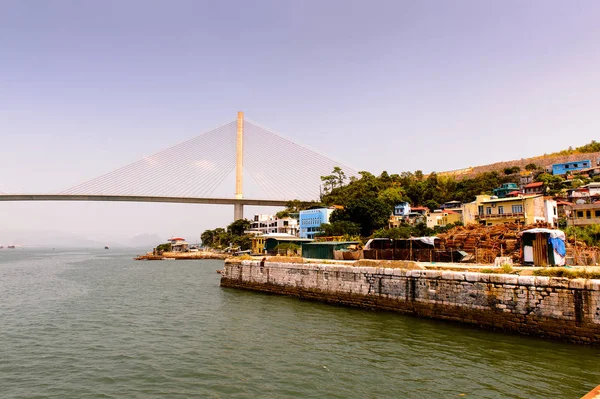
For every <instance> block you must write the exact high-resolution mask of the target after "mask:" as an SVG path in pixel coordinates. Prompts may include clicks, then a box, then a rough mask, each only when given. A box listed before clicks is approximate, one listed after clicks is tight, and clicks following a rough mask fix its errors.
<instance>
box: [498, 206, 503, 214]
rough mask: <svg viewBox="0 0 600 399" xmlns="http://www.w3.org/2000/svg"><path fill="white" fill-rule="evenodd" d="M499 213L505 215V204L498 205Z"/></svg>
mask: <svg viewBox="0 0 600 399" xmlns="http://www.w3.org/2000/svg"><path fill="white" fill-rule="evenodd" d="M498 215H504V207H503V206H499V207H498Z"/></svg>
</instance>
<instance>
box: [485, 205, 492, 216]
mask: <svg viewBox="0 0 600 399" xmlns="http://www.w3.org/2000/svg"><path fill="white" fill-rule="evenodd" d="M485 213H486V214H488V215H491V214H492V208H490V207H489V206H488V207H487V208H485Z"/></svg>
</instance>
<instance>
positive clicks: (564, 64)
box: [0, 0, 600, 240]
mask: <svg viewBox="0 0 600 399" xmlns="http://www.w3.org/2000/svg"><path fill="white" fill-rule="evenodd" d="M599 20H600V3H598V2H596V1H578V2H567V1H548V0H543V1H501V2H500V1H497V2H491V1H480V0H474V1H412V2H408V1H402V0H394V1H373V0H369V1H366V0H365V1H349V0H339V1H338V0H336V1H327V0H318V1H316V0H314V1H313V0H304V1H294V2H292V1H286V0H276V1H275V0H273V1H226V0H218V1H199V0H197V1H151V0H143V1H133V0H118V1H107V0H103V1H80V0H73V1H60V0H55V1H50V0H48V1H31V0H29V1H28V0H15V1H10V0H3V1H0V172H1V173H0V192H9V193H20V192H57V191H60V190H63V189H66V188H69V187H71V186H74V185H75V184H77V183H80V182H82V181H85V180H88V179H91V178H93V177H96V176H98V175H100V174H103V173H105V172H108V171H111V170H113V169H116V168H118V167H121V166H123V165H126V164H128V163H130V162H133V161H136V160H138V159H140V158H142V157H144V156H146V155H150V154H152V153H155V152H157V151H159V150H162V149H164V148H166V147H168V146H170V145H172V144H175V143H178V142H181V141H183V140H185V139H188V138H191V137H194V136H196V135H198V134H200V133H202V132H205V131H207V130H210V129H212V128H214V127H217V126H219V125H222V124H224V123H227V122H229V121H231V120H233V119H234V118H235V117H236V113H237V111H239V110H243V111H245V113H246V116H247V117H248V118H250V119H252V120H254V121H257V122H259V123H261V124H263V125H266V126H268V127H270V128H272V129H273V130H275V131H278V132H280V133H282V134H284V135H286V136H287V137H289V138H291V139H294V140H296V141H299V142H302V143H305V144H307V145H309V146H310V147H312V148H315V149H317V150H319V151H320V152H322V153H324V154H328V155H330V156H331V157H333V158H335V159H339V160H341V161H343V162H345V163H346V164H349V165H351V166H353V167H355V168H357V169H359V170H368V171H371V172H373V173H377V174H378V173H380V172H381V171H382V170H387V171H388V172H390V173H399V172H401V171H405V170H411V171H413V170H416V169H421V170H423V171H426V172H428V171H432V170H437V171H442V170H450V169H456V168H462V167H468V166H475V165H480V164H485V163H490V162H494V161H501V160H508V159H515V158H522V157H528V156H533V155H539V154H543V153H545V152H553V151H556V150H560V149H563V148H566V147H568V146H570V145H573V146H577V145H582V144H585V143H587V142H589V141H590V140H592V139H598V133H597V128H598V123H599V119H600V116H599V113H598V111H597V108H598V104H600V74H599V72H598V71H600V23H598V21H599ZM228 183H229V182H228ZM222 193H223V194H224V195H228V194H229V195H231V194H232V193H233V186H231V187H229V186H227V187H225V188H223V189H222ZM231 208H232V207H225V206H222V207H217V206H193V205H156V204H117V203H95V204H94V203H59V204H52V203H5V202H4V203H0V229H5V230H10V229H16V228H26V229H49V230H61V231H72V232H77V233H81V234H84V235H87V236H89V237H91V238H94V237H98V238H102V239H105V238H115V237H119V238H120V237H128V236H132V235H135V234H138V233H158V234H160V235H161V236H165V237H166V236H169V235H171V234H177V235H186V236H187V237H188V239H189V240H193V239H194V238H195V237H197V236H199V234H200V233H201V232H202V231H203V230H204V229H206V228H214V227H217V226H219V225H225V224H227V223H229V222H230V221H231V220H230V219H231V218H232V214H233V210H232V209H231ZM256 210H259V211H260V208H257V209H248V210H247V212H246V216H248V217H249V216H251V215H252V213H253V212H254V211H256Z"/></svg>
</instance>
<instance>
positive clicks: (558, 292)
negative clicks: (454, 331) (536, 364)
mask: <svg viewBox="0 0 600 399" xmlns="http://www.w3.org/2000/svg"><path fill="white" fill-rule="evenodd" d="M221 286H222V287H232V288H243V289H250V290H256V291H263V292H270V293H275V294H283V295H292V296H296V297H300V298H305V299H311V300H318V301H323V302H327V303H332V304H338V305H346V306H356V307H362V308H367V309H381V310H390V311H396V312H400V313H408V314H413V315H416V316H420V317H429V318H433V319H442V320H452V321H458V322H462V323H467V324H471V325H476V326H480V327H484V328H491V329H501V330H506V331H513V332H518V333H521V334H526V335H536V336H541V337H548V338H554V339H561V340H566V341H571V342H577V343H587V344H600V280H584V279H572V280H569V279H566V278H556V277H535V276H516V275H510V274H486V273H475V272H456V271H439V270H404V269H392V268H376V267H363V266H343V265H336V264H312V263H311V264H306V263H276V262H266V263H265V264H264V265H262V266H261V263H260V262H259V261H250V260H245V261H242V262H240V263H225V266H224V268H223V270H222V271H221Z"/></svg>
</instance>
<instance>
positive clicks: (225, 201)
mask: <svg viewBox="0 0 600 399" xmlns="http://www.w3.org/2000/svg"><path fill="white" fill-rule="evenodd" d="M0 201H120V202H168V203H178V204H212V205H255V206H285V205H286V204H287V203H288V201H283V200H271V199H250V198H241V199H238V198H193V197H192V198H188V197H153V196H143V195H79V194H77V195H73V194H0Z"/></svg>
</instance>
